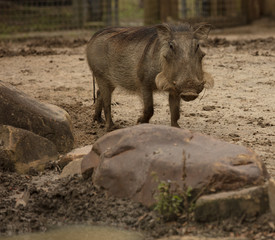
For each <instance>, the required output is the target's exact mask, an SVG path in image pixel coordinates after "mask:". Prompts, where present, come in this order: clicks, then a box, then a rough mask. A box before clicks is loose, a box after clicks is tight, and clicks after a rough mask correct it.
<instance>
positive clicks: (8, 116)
mask: <svg viewBox="0 0 275 240" xmlns="http://www.w3.org/2000/svg"><path fill="white" fill-rule="evenodd" d="M0 124H3V125H11V126H14V127H17V128H22V129H25V130H29V131H31V132H33V133H35V134H37V135H40V136H42V137H45V138H47V139H49V140H50V141H52V142H53V143H54V144H55V145H56V147H57V150H58V151H59V152H68V151H70V150H71V149H72V148H73V143H74V138H73V134H72V126H71V120H70V117H69V115H68V113H67V112H66V111H65V110H63V109H61V108H59V107H57V106H55V105H52V104H46V103H41V102H39V101H37V100H35V99H33V98H31V97H29V96H27V95H26V94H24V93H22V92H19V91H18V90H16V89H15V88H13V87H12V86H10V85H8V84H5V83H4V82H2V81H0Z"/></svg>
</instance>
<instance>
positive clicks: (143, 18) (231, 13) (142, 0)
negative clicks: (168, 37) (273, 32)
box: [0, 0, 275, 34]
mask: <svg viewBox="0 0 275 240" xmlns="http://www.w3.org/2000/svg"><path fill="white" fill-rule="evenodd" d="M262 16H268V17H273V18H275V0H0V34H9V33H14V32H29V31H51V30H65V29H66V30H67V29H90V28H92V29H96V28H102V27H104V26H111V25H112V26H118V25H120V26H140V25H144V24H145V25H149V24H156V23H160V22H167V21H168V22H178V21H190V22H199V21H206V22H209V23H212V24H213V25H215V26H216V27H218V28H219V27H229V26H238V25H243V24H247V23H250V22H251V21H253V20H255V19H258V18H260V17H262Z"/></svg>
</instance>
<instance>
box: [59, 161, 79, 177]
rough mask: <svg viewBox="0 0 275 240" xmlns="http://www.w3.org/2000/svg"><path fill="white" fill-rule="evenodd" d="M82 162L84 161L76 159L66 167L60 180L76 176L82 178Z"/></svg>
mask: <svg viewBox="0 0 275 240" xmlns="http://www.w3.org/2000/svg"><path fill="white" fill-rule="evenodd" d="M81 162H82V159H76V160H74V161H71V162H70V163H69V164H68V165H66V166H65V167H64V168H63V170H62V172H61V174H60V178H64V177H68V176H74V175H80V176H81Z"/></svg>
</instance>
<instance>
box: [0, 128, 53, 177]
mask: <svg viewBox="0 0 275 240" xmlns="http://www.w3.org/2000/svg"><path fill="white" fill-rule="evenodd" d="M0 139H1V145H0V168H1V169H2V170H15V171H17V172H18V173H28V171H29V169H36V170H43V169H44V166H45V164H46V163H47V162H49V161H51V160H56V159H57V157H58V152H57V150H56V146H55V145H54V144H53V143H52V142H51V141H49V140H48V139H46V138H43V137H41V136H38V135H36V134H34V133H32V132H30V131H26V130H23V129H20V128H15V127H12V126H6V125H0Z"/></svg>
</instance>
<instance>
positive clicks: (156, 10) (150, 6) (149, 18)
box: [144, 0, 160, 25]
mask: <svg viewBox="0 0 275 240" xmlns="http://www.w3.org/2000/svg"><path fill="white" fill-rule="evenodd" d="M159 22H160V4H159V0H144V24H145V25H151V24H156V23H159Z"/></svg>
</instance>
